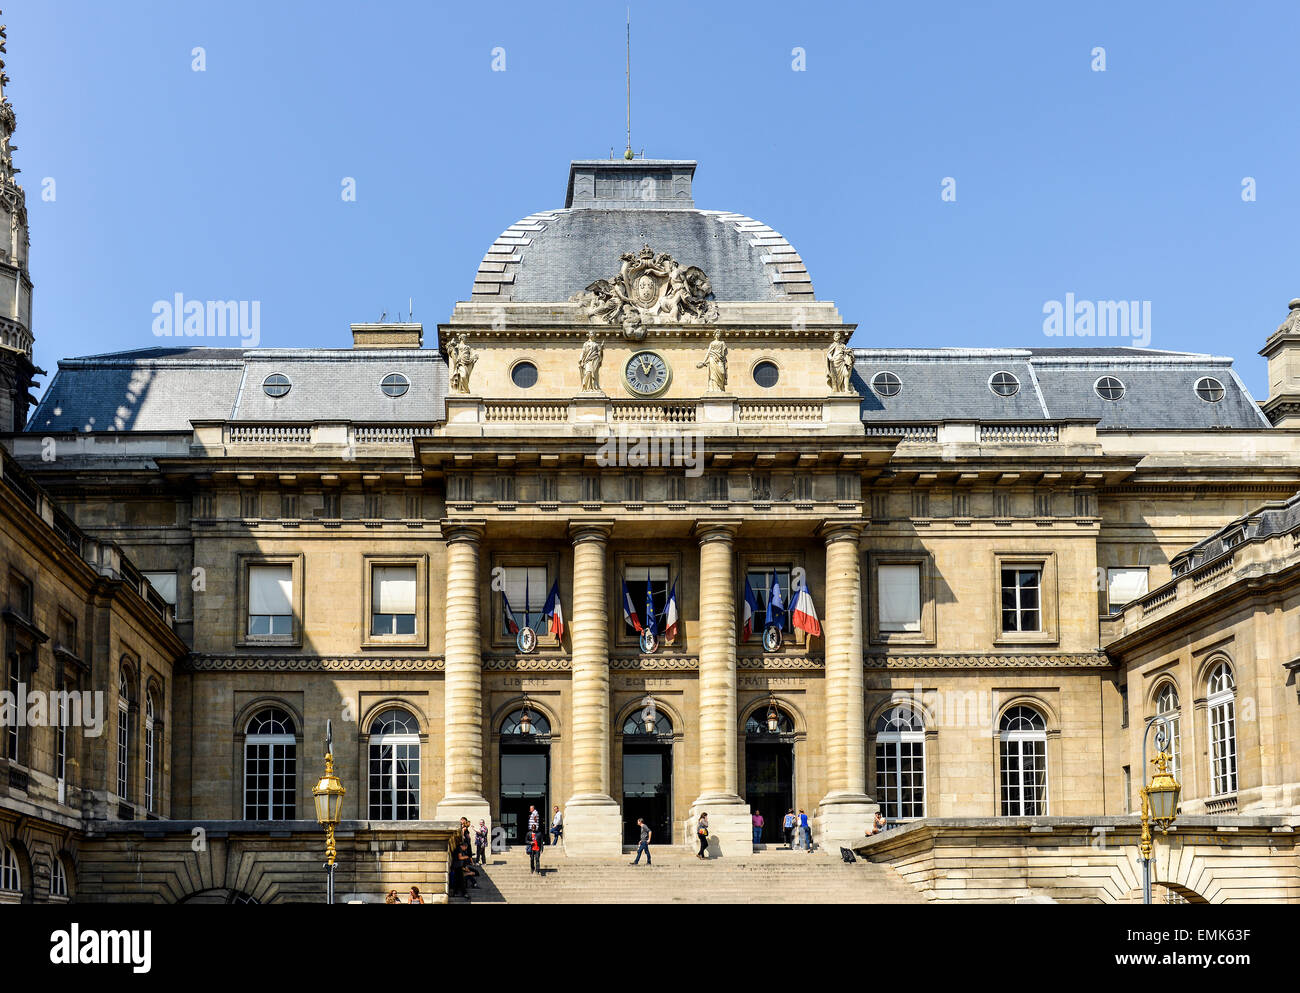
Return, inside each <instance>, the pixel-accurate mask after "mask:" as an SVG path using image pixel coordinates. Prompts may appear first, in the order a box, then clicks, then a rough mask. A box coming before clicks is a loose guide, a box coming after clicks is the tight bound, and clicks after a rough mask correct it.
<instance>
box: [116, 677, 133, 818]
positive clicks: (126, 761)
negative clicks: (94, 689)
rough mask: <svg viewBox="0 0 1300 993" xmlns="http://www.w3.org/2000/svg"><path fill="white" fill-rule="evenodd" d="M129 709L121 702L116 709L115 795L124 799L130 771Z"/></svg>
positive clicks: (128, 706)
mask: <svg viewBox="0 0 1300 993" xmlns="http://www.w3.org/2000/svg"><path fill="white" fill-rule="evenodd" d="M130 753H131V708H130V705H128V704H127V703H126V702H125V701H122V703H121V704H119V706H118V708H117V795H118V796H120V797H121V798H122V799H124V800H125V799H126V795H127V794H126V789H127V773H128V771H129V770H130V767H131V762H130Z"/></svg>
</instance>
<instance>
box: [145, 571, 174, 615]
mask: <svg viewBox="0 0 1300 993" xmlns="http://www.w3.org/2000/svg"><path fill="white" fill-rule="evenodd" d="M144 578H145V579H147V580H149V585H150V586H152V587H153V588H154V589H155V590H157V591H158V595H159V596H160V597H162V598H163V599H164V600H165V601H167V603H169V604H171V605H172V606H173V607H175V606H176V573H174V572H146V573H145V574H144Z"/></svg>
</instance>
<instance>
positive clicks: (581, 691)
mask: <svg viewBox="0 0 1300 993" xmlns="http://www.w3.org/2000/svg"><path fill="white" fill-rule="evenodd" d="M610 530H611V526H610V525H609V524H605V523H599V524H588V523H583V524H574V525H571V526H570V528H569V533H570V536H571V537H572V538H573V621H572V624H571V625H570V635H569V637H570V642H571V645H572V665H573V727H572V732H571V733H570V735H569V740H570V742H571V745H570V747H571V748H572V752H571V754H572V767H573V795H572V796H570V797H569V801H568V803H566V804H565V808H564V851H565V854H567V855H621V854H622V852H623V818H622V814H621V812H620V810H619V806H618V803H617V802H615V800H614V798H613V797H612V796H610V795H609V761H610V735H611V734H612V733H613V730H612V728H611V727H610V707H609V626H610V624H611V623H613V620H614V616H615V615H614V614H613V613H611V612H610V610H609V597H608V595H607V589H606V587H607V585H608V579H607V577H606V569H605V558H606V546H607V545H608V542H609V535H610Z"/></svg>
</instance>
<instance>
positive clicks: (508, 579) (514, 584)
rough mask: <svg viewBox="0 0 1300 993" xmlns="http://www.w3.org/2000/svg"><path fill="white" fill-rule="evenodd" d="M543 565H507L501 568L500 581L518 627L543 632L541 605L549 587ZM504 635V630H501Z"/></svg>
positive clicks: (544, 626) (542, 605) (544, 600)
mask: <svg viewBox="0 0 1300 993" xmlns="http://www.w3.org/2000/svg"><path fill="white" fill-rule="evenodd" d="M548 579H549V577H548V576H547V572H546V566H544V565H508V566H505V567H504V568H503V569H502V572H501V583H502V587H501V588H502V589H503V590H504V591H505V595H506V598H507V599H508V600H509V601H510V609H511V611H512V612H513V613H514V615H515V620H516V621H517V622H518V623H519V626H520V627H529V628H532V629H533V630H534V631H536V632H538V633H539V634H540V633H544V631H545V628H546V625H545V624H544V623H543V621H542V607H544V606H545V605H546V594H547V593H549V592H550V590H551V587H550V585H549V582H548ZM503 635H505V632H503Z"/></svg>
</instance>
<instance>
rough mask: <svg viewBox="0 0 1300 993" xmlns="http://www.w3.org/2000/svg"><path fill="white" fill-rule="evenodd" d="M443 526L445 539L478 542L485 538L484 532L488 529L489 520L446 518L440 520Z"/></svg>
mask: <svg viewBox="0 0 1300 993" xmlns="http://www.w3.org/2000/svg"><path fill="white" fill-rule="evenodd" d="M440 524H441V527H442V537H443V539H444V540H445V541H448V542H452V541H472V542H474V543H475V544H478V543H479V542H480V541H482V540H483V534H484V532H485V531H487V521H484V520H482V519H478V520H463V521H462V520H450V519H444V520H443V521H441V522H440Z"/></svg>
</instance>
